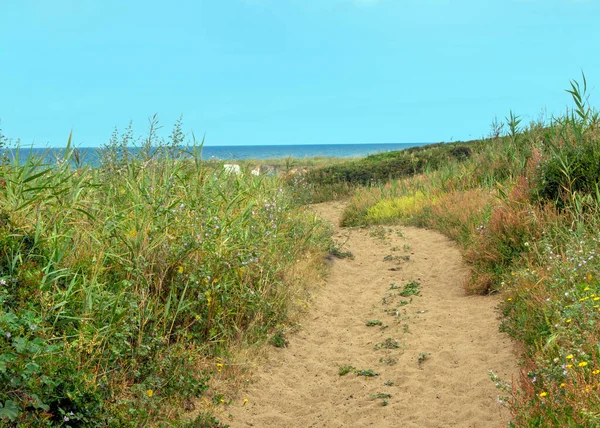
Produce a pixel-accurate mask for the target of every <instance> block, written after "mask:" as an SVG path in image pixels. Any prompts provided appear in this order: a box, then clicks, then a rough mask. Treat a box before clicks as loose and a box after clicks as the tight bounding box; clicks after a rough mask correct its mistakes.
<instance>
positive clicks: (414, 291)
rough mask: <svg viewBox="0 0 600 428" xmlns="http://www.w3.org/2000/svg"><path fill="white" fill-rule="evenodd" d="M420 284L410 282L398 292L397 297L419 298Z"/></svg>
mask: <svg viewBox="0 0 600 428" xmlns="http://www.w3.org/2000/svg"><path fill="white" fill-rule="evenodd" d="M420 288H421V283H420V282H418V281H411V282H409V283H408V284H406V285H405V286H404V288H403V289H402V291H400V292H398V295H399V296H402V297H408V296H419V295H420V294H421V290H420Z"/></svg>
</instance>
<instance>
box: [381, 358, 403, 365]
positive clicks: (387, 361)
mask: <svg viewBox="0 0 600 428" xmlns="http://www.w3.org/2000/svg"><path fill="white" fill-rule="evenodd" d="M397 362H398V359H397V358H392V357H387V358H383V357H381V358H380V359H379V363H381V364H386V365H388V366H393V365H394V364H396V363H397Z"/></svg>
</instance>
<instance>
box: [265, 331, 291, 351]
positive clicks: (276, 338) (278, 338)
mask: <svg viewBox="0 0 600 428" xmlns="http://www.w3.org/2000/svg"><path fill="white" fill-rule="evenodd" d="M269 343H270V344H271V345H273V346H274V347H276V348H285V347H287V345H288V341H287V339H286V338H285V336H284V335H283V332H282V331H278V332H277V333H275V334H274V335H273V336H271V338H270V339H269Z"/></svg>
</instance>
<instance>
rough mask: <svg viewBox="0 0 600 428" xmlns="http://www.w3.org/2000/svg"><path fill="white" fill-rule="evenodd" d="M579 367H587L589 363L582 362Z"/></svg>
mask: <svg viewBox="0 0 600 428" xmlns="http://www.w3.org/2000/svg"><path fill="white" fill-rule="evenodd" d="M577 365H578V366H579V367H585V366H587V363H586V362H585V361H582V362H580V363H579V364H577Z"/></svg>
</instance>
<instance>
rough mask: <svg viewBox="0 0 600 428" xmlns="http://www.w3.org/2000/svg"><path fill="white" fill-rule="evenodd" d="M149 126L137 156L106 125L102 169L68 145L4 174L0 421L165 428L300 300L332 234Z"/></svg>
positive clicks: (274, 182)
mask: <svg viewBox="0 0 600 428" xmlns="http://www.w3.org/2000/svg"><path fill="white" fill-rule="evenodd" d="M156 126H157V122H155V119H153V120H152V121H151V124H150V132H149V133H148V137H147V138H146V139H145V140H143V142H142V147H141V150H139V151H137V152H136V154H132V153H131V152H129V151H128V150H127V146H128V145H129V143H130V141H131V129H128V130H127V131H126V132H125V133H124V134H121V135H120V134H118V133H117V132H115V134H114V135H113V138H112V139H111V141H110V143H109V144H107V146H106V147H104V151H103V157H102V167H100V168H89V167H85V166H83V165H81V164H80V163H78V161H77V158H76V152H75V151H73V150H71V149H70V148H67V150H66V152H65V156H64V159H63V160H61V161H59V162H57V163H56V164H53V165H47V164H44V163H43V161H41V160H39V159H28V160H27V161H26V162H21V163H19V160H18V159H16V160H15V161H14V163H12V164H11V163H8V162H7V161H4V162H3V164H2V166H1V167H0V168H1V174H0V177H2V178H1V180H0V420H2V421H3V423H7V422H10V423H12V424H15V425H17V424H21V425H22V426H55V425H65V426H142V425H147V424H150V423H157V422H159V421H161V420H167V419H168V420H171V422H173V421H175V420H177V419H179V418H181V417H182V415H181V411H180V409H182V408H187V407H193V404H189V403H192V402H193V400H194V399H195V398H196V397H198V396H200V395H201V394H203V393H204V392H205V391H206V390H207V388H208V383H209V379H210V377H211V376H212V375H213V374H214V373H215V372H221V370H223V369H224V368H225V369H226V368H227V367H226V366H227V363H226V361H227V355H228V349H229V348H230V347H231V346H232V345H233V344H235V343H254V342H260V341H263V342H264V341H266V340H267V338H268V337H269V334H271V332H272V331H273V330H274V329H276V328H277V326H278V325H280V324H281V323H282V322H284V321H286V320H287V317H288V314H289V309H290V307H291V306H290V305H291V303H290V302H292V301H293V302H297V301H299V300H303V299H305V298H306V294H304V293H303V287H304V285H305V284H303V283H301V282H300V281H301V279H302V278H309V277H310V275H308V274H306V273H303V272H302V269H305V270H306V272H309V271H315V270H318V269H319V266H320V265H321V263H322V254H323V253H324V252H326V251H327V249H328V248H329V247H330V245H331V243H330V241H329V234H330V231H329V230H328V229H327V228H325V227H323V225H322V224H321V223H320V222H319V221H318V220H316V219H315V218H314V216H308V215H305V214H304V213H303V210H304V209H303V208H301V207H299V206H298V203H297V201H296V200H295V199H294V197H293V196H292V194H291V192H290V191H289V189H288V188H287V187H285V186H282V182H281V181H280V180H279V179H277V178H274V177H264V176H262V177H254V176H252V175H242V176H236V175H227V174H224V173H223V170H222V168H219V169H214V168H210V165H207V164H205V163H203V162H201V161H200V159H199V158H198V157H197V156H195V154H196V153H199V150H198V149H199V147H198V146H191V147H187V148H186V149H185V150H186V151H187V153H186V157H187V159H185V160H181V159H179V157H180V156H179V155H180V150H181V141H182V138H183V137H182V134H181V132H180V127H179V126H178V125H176V126H175V128H174V131H173V134H172V136H171V138H170V139H169V141H167V142H162V141H158V139H157V138H156V135H155V129H156ZM3 144H4V140H3V141H2V145H0V148H2V147H3ZM303 266H304V267H303ZM313 278H314V274H313ZM278 334H279V335H280V333H276V334H275V335H274V336H272V337H273V338H277V337H278V336H277V335H278ZM280 338H281V340H276V341H274V344H275V346H279V345H280V344H281V343H283V344H285V338H283V337H282V336H281V337H280ZM215 358H218V359H217V361H220V363H218V364H216V365H215V363H214V361H215ZM223 362H224V363H225V364H223ZM224 366H225V367H224ZM199 418H201V419H202V418H203V419H202V420H200V419H198V420H197V421H196V423H197V424H200V426H208V425H203V424H205V423H206V422H203V421H204V420H205V419H206V420H209V419H211V418H210V417H208V416H206V415H201V416H200V417H199ZM211 420H212V419H211ZM213 422H214V421H213ZM173 423H175V422H173ZM182 423H183V422H182ZM191 423H192V424H193V423H194V422H191ZM213 425H214V426H217V424H216V423H214V424H213ZM192 426H195V425H192ZM211 426H212V425H211Z"/></svg>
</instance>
